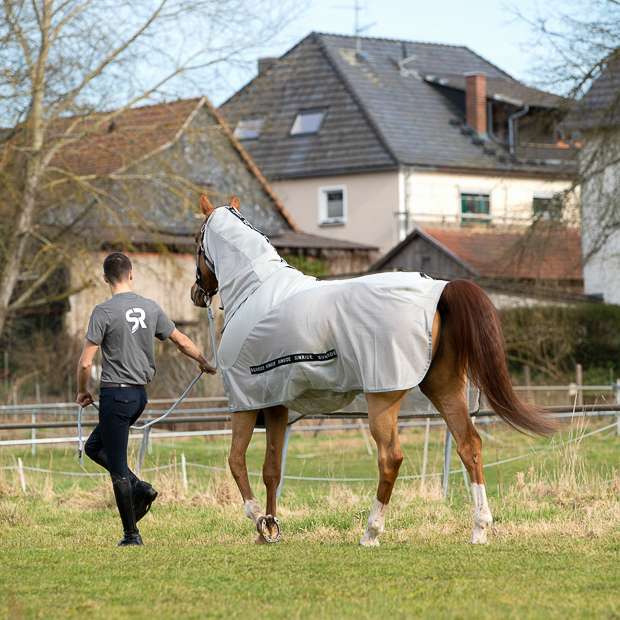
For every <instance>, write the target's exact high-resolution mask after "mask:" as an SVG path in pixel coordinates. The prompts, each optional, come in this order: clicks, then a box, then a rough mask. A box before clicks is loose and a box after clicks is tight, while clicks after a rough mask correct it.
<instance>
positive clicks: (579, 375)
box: [575, 364, 583, 407]
mask: <svg viewBox="0 0 620 620" xmlns="http://www.w3.org/2000/svg"><path fill="white" fill-rule="evenodd" d="M575 381H576V382H577V405H578V406H579V407H582V406H583V368H582V366H581V364H577V365H576V366H575Z"/></svg>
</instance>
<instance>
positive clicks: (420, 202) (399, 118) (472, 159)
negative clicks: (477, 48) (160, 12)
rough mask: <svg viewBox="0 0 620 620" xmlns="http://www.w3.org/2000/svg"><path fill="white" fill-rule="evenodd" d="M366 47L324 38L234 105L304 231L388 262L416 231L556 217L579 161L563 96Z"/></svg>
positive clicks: (485, 72) (386, 45) (473, 69)
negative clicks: (385, 256) (565, 124)
mask: <svg viewBox="0 0 620 620" xmlns="http://www.w3.org/2000/svg"><path fill="white" fill-rule="evenodd" d="M360 41H361V51H359V50H356V39H355V38H353V37H346V36H339V35H331V34H319V33H312V34H310V35H309V36H307V37H306V38H305V39H303V40H302V41H300V42H299V43H298V44H297V45H296V46H294V47H293V48H292V49H291V50H289V51H288V52H287V53H286V54H284V55H283V56H282V57H281V58H271V59H261V60H259V73H258V75H257V77H256V78H255V79H253V80H252V81H251V82H250V83H249V84H247V85H246V86H245V87H244V88H242V89H241V90H240V91H239V92H237V93H236V94H235V95H234V96H232V97H231V98H230V99H229V100H228V101H226V102H225V103H224V104H223V105H222V106H221V107H220V111H221V113H222V115H223V116H224V117H225V118H226V119H227V121H228V123H229V124H230V126H231V128H232V129H233V130H234V134H235V136H236V137H237V138H238V139H239V141H240V142H241V143H242V144H243V146H244V148H245V149H246V150H247V152H248V153H249V155H250V156H251V157H252V159H253V160H254V161H255V162H256V164H257V165H258V166H259V168H260V169H261V171H262V172H263V174H265V176H266V177H267V178H268V179H269V181H270V183H271V184H272V186H273V188H274V190H275V192H276V193H277V194H278V196H279V197H280V199H281V200H282V202H283V204H284V206H285V207H286V209H287V210H288V211H289V212H290V213H291V215H292V217H293V218H294V219H295V221H296V222H297V223H298V224H299V226H300V227H301V228H302V229H303V230H304V231H306V232H308V233H313V234H320V235H324V236H329V237H332V238H335V239H355V240H356V241H358V242H360V243H366V244H370V245H376V246H379V248H380V249H381V251H382V252H386V251H388V250H389V249H390V248H392V247H394V245H396V244H397V243H398V242H399V241H401V240H403V239H404V238H405V237H406V236H407V235H408V233H409V232H411V231H412V230H413V229H414V228H419V227H425V226H431V227H434V228H437V227H448V228H454V229H459V228H462V227H469V228H471V227H472V226H483V227H485V228H486V229H487V230H507V229H513V228H519V227H520V228H523V227H524V226H527V225H529V224H530V223H531V221H532V218H533V216H535V215H537V214H538V217H544V214H545V213H547V212H549V211H550V210H552V209H554V208H556V204H557V202H558V201H557V196H558V195H561V194H562V193H563V192H564V191H565V190H566V189H567V188H569V187H570V185H571V181H573V180H574V179H575V178H576V174H577V166H576V163H575V159H576V153H577V151H578V145H577V144H576V143H574V142H573V141H572V140H571V137H570V134H566V133H563V132H562V131H561V129H560V127H559V125H558V121H559V120H560V119H561V116H562V113H563V110H562V105H563V100H562V99H561V98H560V97H557V96H555V95H551V94H549V93H545V92H542V91H540V90H536V89H533V88H528V87H526V86H525V85H523V84H521V83H520V82H518V81H517V80H515V79H513V78H512V77H510V76H509V75H508V74H507V73H506V72H504V71H502V70H501V69H499V68H498V67H496V66H494V65H493V64H491V63H490V62H488V61H487V60H485V59H484V58H481V57H480V56H478V55H477V54H476V53H474V52H473V51H471V50H470V49H468V48H467V47H461V46H450V45H435V44H429V43H414V42H409V41H394V40H387V39H375V38H361V39H360ZM576 217H578V216H577V215H575V213H574V212H571V213H564V219H565V220H572V219H574V218H576ZM572 225H575V222H573V223H572Z"/></svg>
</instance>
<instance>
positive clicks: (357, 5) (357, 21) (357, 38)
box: [335, 0, 377, 56]
mask: <svg viewBox="0 0 620 620" xmlns="http://www.w3.org/2000/svg"><path fill="white" fill-rule="evenodd" d="M335 8H337V9H349V10H351V9H352V10H353V12H354V14H355V18H354V26H353V34H354V35H355V55H356V56H361V55H362V39H361V37H360V34H361V33H362V32H365V31H366V30H369V29H370V28H372V27H373V26H376V25H377V22H373V23H372V24H368V25H367V26H361V27H360V11H361V10H362V9H367V8H368V7H366V6H364V7H362V6H360V1H359V0H354V4H353V5H350V4H348V5H342V4H339V5H336V6H335Z"/></svg>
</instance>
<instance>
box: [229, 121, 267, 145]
mask: <svg viewBox="0 0 620 620" xmlns="http://www.w3.org/2000/svg"><path fill="white" fill-rule="evenodd" d="M264 122H265V119H263V118H247V119H243V120H241V121H239V122H238V123H237V126H236V127H235V131H234V132H233V135H234V136H235V138H237V140H256V139H257V138H258V136H259V135H260V130H261V127H262V126H263V123H264Z"/></svg>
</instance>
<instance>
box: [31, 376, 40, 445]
mask: <svg viewBox="0 0 620 620" xmlns="http://www.w3.org/2000/svg"><path fill="white" fill-rule="evenodd" d="M36 394H37V405H40V404H41V384H40V383H39V379H38V377H37V385H36ZM30 421H31V422H32V423H33V424H35V423H36V421H37V416H36V414H35V410H34V409H33V411H32V413H31V414H30ZM36 435H37V432H36V431H35V430H34V428H33V429H32V430H31V431H30V437H31V438H32V446H31V448H30V454H32V456H34V455H35V453H36V451H37V449H36V445H35V443H34V440H35V439H36Z"/></svg>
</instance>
